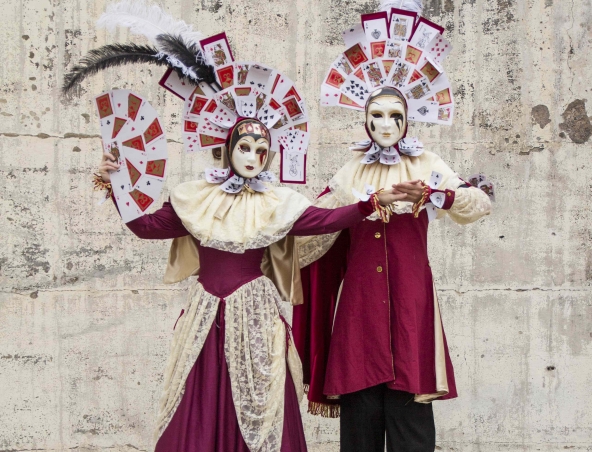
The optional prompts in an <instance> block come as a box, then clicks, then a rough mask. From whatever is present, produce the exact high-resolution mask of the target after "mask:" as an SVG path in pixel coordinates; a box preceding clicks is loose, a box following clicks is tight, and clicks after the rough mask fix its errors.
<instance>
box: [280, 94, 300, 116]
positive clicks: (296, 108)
mask: <svg viewBox="0 0 592 452" xmlns="http://www.w3.org/2000/svg"><path fill="white" fill-rule="evenodd" d="M282 105H283V106H284V107H286V110H287V111H288V116H289V117H290V120H291V121H297V120H300V119H302V118H304V116H305V113H304V109H303V107H302V105H301V104H300V103H299V102H298V100H297V99H296V97H295V96H291V97H287V98H285V99H284V100H283V101H282Z"/></svg>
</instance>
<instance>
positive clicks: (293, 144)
mask: <svg viewBox="0 0 592 452" xmlns="http://www.w3.org/2000/svg"><path fill="white" fill-rule="evenodd" d="M97 25H98V26H99V27H106V28H108V29H110V30H114V29H115V27H117V26H121V27H126V28H129V30H130V32H131V33H133V34H139V35H143V36H144V37H146V38H147V39H148V40H149V41H150V42H151V45H138V44H134V43H130V44H109V45H105V46H103V47H100V48H98V49H94V50H91V51H90V52H89V53H88V54H87V55H86V56H85V57H84V58H83V59H82V60H81V61H80V63H79V64H78V65H76V66H75V67H74V68H73V69H72V71H71V72H70V73H68V74H67V75H66V77H65V80H64V85H63V87H62V91H63V93H64V94H65V95H67V96H70V95H72V94H75V93H76V88H77V87H78V85H80V83H81V82H82V81H83V80H84V79H86V78H87V77H89V76H91V75H94V74H97V73H99V72H100V71H102V70H105V69H108V68H111V67H117V66H122V65H126V64H130V63H148V64H154V65H157V66H163V67H167V68H168V70H167V72H166V73H165V75H164V77H163V78H162V80H161V81H160V85H161V86H162V87H164V88H165V89H167V90H169V91H171V92H173V93H174V94H175V95H176V96H178V97H180V98H181V99H183V100H184V101H185V105H184V111H183V119H184V122H183V140H184V141H183V142H184V147H185V150H186V151H187V152H194V151H197V150H208V149H215V148H220V147H222V146H224V145H225V143H226V141H227V138H228V137H229V135H230V133H231V132H232V130H233V127H234V126H235V125H236V124H237V123H238V122H239V121H240V120H244V119H245V118H251V119H254V120H256V121H259V122H261V123H262V124H263V125H264V126H265V127H266V129H268V130H269V132H270V133H269V135H270V137H269V138H270V150H271V151H273V152H281V154H282V159H281V164H280V167H281V181H282V182H288V183H306V151H307V148H308V142H309V138H310V136H309V132H308V125H307V120H308V116H307V112H306V106H305V103H304V100H303V99H302V97H301V96H300V94H299V92H298V90H297V89H296V87H295V86H294V84H293V82H292V81H291V80H290V79H289V78H288V77H286V76H285V75H283V74H281V73H280V72H278V71H277V70H274V69H272V68H270V67H267V66H264V65H262V64H258V63H253V62H237V61H234V57H233V55H232V51H231V49H230V45H229V43H228V40H227V39H226V34H225V33H220V34H218V35H215V36H212V37H210V38H204V36H203V35H202V34H201V33H200V32H198V31H194V30H193V29H192V26H191V25H187V24H186V23H185V22H184V21H177V20H175V19H173V18H172V17H171V16H170V15H168V14H167V13H165V12H164V11H163V10H162V9H161V8H160V7H159V6H157V5H147V4H145V3H144V2H143V1H129V0H124V1H121V2H119V3H116V4H113V5H110V6H109V7H108V8H107V11H106V12H105V13H104V14H103V15H102V16H101V18H100V19H99V21H98V23H97ZM118 96H120V97H121V98H122V103H123V104H124V105H123V106H122V107H121V110H123V111H124V114H119V115H118V111H117V106H118V105H121V103H119V102H116V100H115V98H116V97H118ZM96 104H97V108H98V110H99V116H100V118H101V134H102V136H103V145H104V148H105V151H108V152H110V151H111V150H112V149H114V147H115V146H116V153H117V154H118V158H119V157H121V155H122V153H124V151H125V146H122V144H123V145H125V143H117V142H116V141H114V140H115V139H116V138H120V137H119V133H122V132H120V130H123V131H125V132H128V133H130V132H131V131H136V129H137V127H140V124H139V123H136V121H138V117H141V119H142V120H143V119H145V118H146V117H145V116H143V115H141V114H138V109H141V108H144V105H147V106H146V108H147V109H148V110H150V113H149V116H150V118H151V121H152V120H153V119H156V122H157V124H156V125H154V124H152V123H151V124H146V127H144V124H142V125H141V127H142V130H141V131H140V132H141V133H139V134H138V136H137V137H133V138H135V141H133V142H132V141H129V140H128V141H126V142H127V143H128V144H130V145H132V144H133V146H131V148H133V149H136V150H137V151H141V152H150V149H148V144H149V142H148V141H147V140H148V137H149V138H150V140H155V139H156V138H159V139H160V140H162V139H163V138H164V131H163V128H162V127H160V123H159V121H158V115H156V116H155V118H152V116H154V115H153V113H154V114H155V111H154V109H153V108H152V107H150V105H149V104H148V102H146V101H145V100H144V99H142V98H141V96H138V95H136V94H135V93H131V92H129V91H126V92H123V90H118V91H112V92H109V93H104V94H102V95H100V96H98V97H97V98H96ZM141 112H142V111H140V113H141ZM151 125H152V126H153V127H152V129H151V131H148V128H149V126H151ZM106 126H109V127H108V130H106V129H107V127H106ZM156 126H158V127H156ZM104 129H105V130H104ZM157 129H158V130H157ZM156 132H158V135H156V136H155V135H154V133H156ZM146 133H148V136H147V135H146ZM140 141H141V143H140ZM165 143H166V140H165ZM150 144H151V143H150ZM140 148H142V149H140ZM152 150H154V151H155V152H156V151H158V153H159V156H160V157H161V160H163V159H162V156H163V155H164V156H165V157H166V149H165V152H164V154H163V152H162V150H159V149H156V147H154V149H152ZM136 157H137V154H136ZM148 157H150V156H148ZM143 160H146V159H143ZM268 161H269V162H270V161H271V156H270V158H269V159H268ZM127 162H128V159H127V158H126V159H122V160H120V163H124V164H126V166H127ZM136 163H137V164H136V165H135V166H138V164H139V162H136ZM148 163H150V162H148ZM142 164H145V162H142ZM132 166H133V167H134V170H137V168H135V166H134V165H131V166H130V168H131V167H132ZM130 168H128V169H129V170H130V171H131V169H130ZM161 169H162V171H160V173H159V174H160V176H162V179H164V167H162V168H161ZM136 172H137V173H138V174H140V173H142V171H141V170H138V171H136ZM225 173H226V174H227V176H228V177H230V176H231V175H230V174H229V173H230V172H229V171H226V172H225ZM142 174H143V173H142ZM142 174H140V176H141V175H142ZM131 176H132V174H131V172H130V179H132V180H131V182H129V183H128V184H127V186H125V185H124V184H122V187H124V186H125V189H123V190H124V191H125V192H126V193H130V192H134V190H137V189H138V186H137V184H138V183H139V181H140V180H141V177H135V181H134V178H132V177H131ZM136 176H137V174H136ZM217 177H218V178H220V177H221V176H220V174H218V175H217ZM224 177H226V176H224ZM270 177H271V176H270V175H269V174H265V175H263V176H262V177H260V178H259V179H260V181H261V180H263V181H269V180H270ZM136 182H137V183H136ZM161 185H162V184H161ZM253 185H257V184H256V182H253ZM114 192H115V185H114ZM155 194H157V193H156V192H155ZM122 196H123V195H122ZM151 199H152V198H151ZM134 201H136V203H137V204H138V206H139V207H140V208H141V210H142V212H143V211H144V210H145V209H146V208H147V206H148V205H149V203H147V202H146V200H144V202H143V203H142V206H140V203H139V202H138V201H137V200H135V198H134ZM128 204H129V202H128ZM124 205H125V204H123V203H119V201H118V206H119V207H120V212H122V208H123V207H122V206H124ZM139 215H141V213H137V214H131V213H130V214H129V215H128V216H127V218H128V221H129V219H133V218H132V217H137V216H139ZM122 216H124V220H125V219H126V215H125V214H124V213H123V212H122Z"/></svg>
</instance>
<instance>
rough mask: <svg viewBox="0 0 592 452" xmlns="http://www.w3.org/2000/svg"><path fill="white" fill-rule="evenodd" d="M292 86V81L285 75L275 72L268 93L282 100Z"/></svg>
mask: <svg viewBox="0 0 592 452" xmlns="http://www.w3.org/2000/svg"><path fill="white" fill-rule="evenodd" d="M293 86H294V83H293V82H292V80H290V79H289V78H288V77H286V76H285V75H282V74H280V73H277V74H275V77H274V78H273V83H272V84H271V90H270V94H272V95H273V97H275V98H276V99H278V100H283V99H284V98H285V97H286V95H287V94H288V91H290V90H291V89H292V87H293Z"/></svg>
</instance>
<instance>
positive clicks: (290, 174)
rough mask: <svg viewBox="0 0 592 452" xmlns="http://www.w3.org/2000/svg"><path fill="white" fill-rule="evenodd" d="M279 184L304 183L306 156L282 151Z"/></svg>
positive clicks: (286, 150)
mask: <svg viewBox="0 0 592 452" xmlns="http://www.w3.org/2000/svg"><path fill="white" fill-rule="evenodd" d="M280 182H282V183H288V184H305V183H306V155H305V154H298V153H295V152H291V151H290V150H288V149H283V150H282V160H281V162H280Z"/></svg>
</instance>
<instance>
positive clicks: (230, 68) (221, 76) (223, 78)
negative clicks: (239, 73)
mask: <svg viewBox="0 0 592 452" xmlns="http://www.w3.org/2000/svg"><path fill="white" fill-rule="evenodd" d="M215 72H216V78H217V79H218V83H220V86H221V87H222V89H226V88H229V87H231V86H232V85H233V83H234V63H230V64H227V65H226V66H222V67H219V68H217V69H216V70H215Z"/></svg>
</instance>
